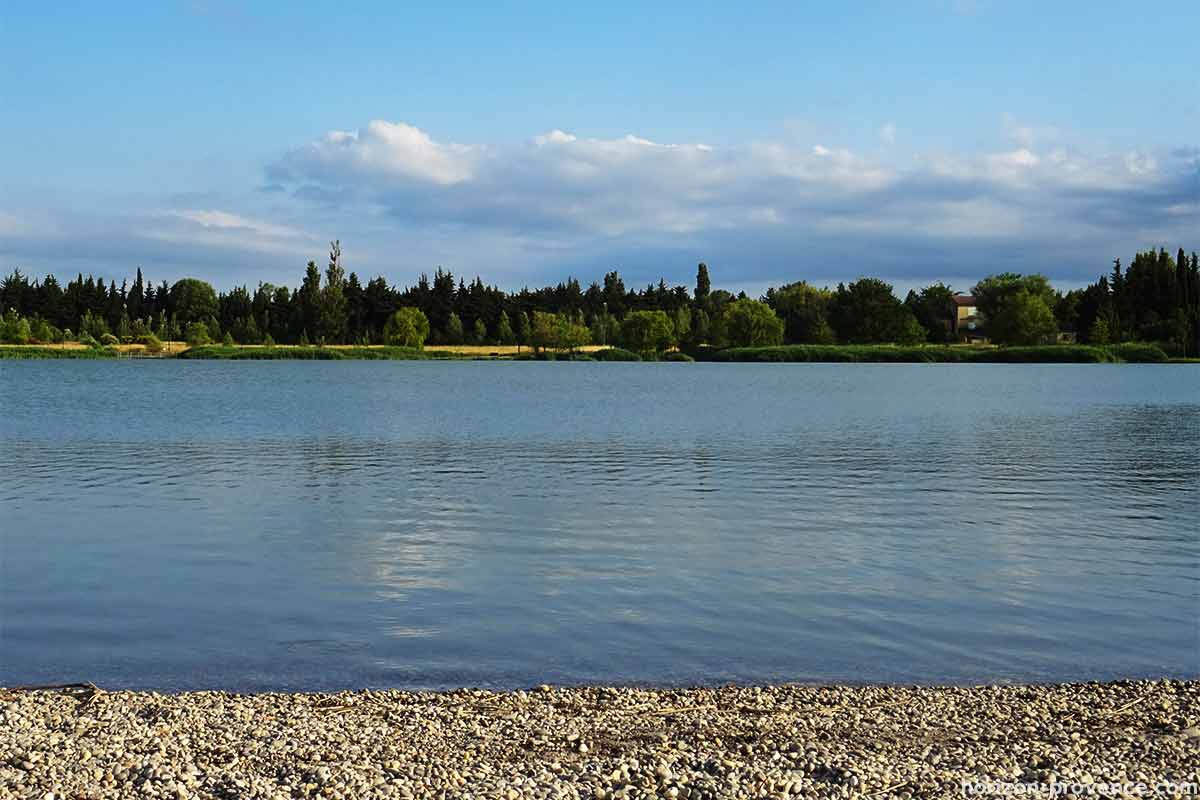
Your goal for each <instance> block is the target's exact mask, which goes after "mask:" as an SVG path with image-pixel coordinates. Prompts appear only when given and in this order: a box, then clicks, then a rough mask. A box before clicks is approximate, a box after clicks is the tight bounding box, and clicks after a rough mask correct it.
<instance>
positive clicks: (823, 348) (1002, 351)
mask: <svg viewBox="0 0 1200 800" xmlns="http://www.w3.org/2000/svg"><path fill="white" fill-rule="evenodd" d="M713 360H715V361H757V362H825V363H853V362H861V363H869V362H875V363H958V362H968V363H1103V362H1109V361H1115V360H1116V357H1115V356H1114V355H1112V354H1111V353H1109V352H1108V351H1107V350H1105V349H1104V348H1099V347H1088V346H1087V345H1048V346H1041V347H985V348H974V347H950V346H947V345H926V346H909V347H897V346H892V345H813V344H793V345H784V346H781V347H732V348H729V349H727V350H721V351H719V352H717V353H716V354H715V355H714V358H713Z"/></svg>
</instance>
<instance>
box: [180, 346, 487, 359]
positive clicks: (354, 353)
mask: <svg viewBox="0 0 1200 800" xmlns="http://www.w3.org/2000/svg"><path fill="white" fill-rule="evenodd" d="M464 357H465V356H462V355H459V354H457V353H449V352H444V351H438V350H414V349H413V348H410V347H278V346H277V347H236V346H235V347H226V346H224V345H205V346H203V347H192V348H189V349H187V350H184V351H183V352H182V353H180V354H179V358H188V359H226V360H250V361H281V360H282V361H297V360H298V361H351V360H354V361H426V360H429V359H438V358H464Z"/></svg>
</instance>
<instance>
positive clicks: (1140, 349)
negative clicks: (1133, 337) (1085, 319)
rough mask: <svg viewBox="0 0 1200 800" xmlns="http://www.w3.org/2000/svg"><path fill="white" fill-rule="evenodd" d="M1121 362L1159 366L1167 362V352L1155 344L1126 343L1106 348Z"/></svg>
mask: <svg viewBox="0 0 1200 800" xmlns="http://www.w3.org/2000/svg"><path fill="white" fill-rule="evenodd" d="M1105 349H1106V350H1108V351H1109V352H1110V353H1112V354H1113V356H1115V357H1116V358H1117V359H1119V360H1121V361H1128V362H1129V363H1131V364H1159V363H1162V362H1163V361H1166V360H1167V354H1166V352H1165V351H1164V350H1163V349H1162V348H1161V347H1159V346H1158V345H1155V344H1146V343H1144V342H1126V343H1124V344H1114V345H1110V346H1109V347H1107V348H1105Z"/></svg>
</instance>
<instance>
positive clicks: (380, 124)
mask: <svg viewBox="0 0 1200 800" xmlns="http://www.w3.org/2000/svg"><path fill="white" fill-rule="evenodd" d="M484 155H485V153H484V150H483V148H480V147H471V146H467V145H460V144H452V143H451V144H443V143H441V142H435V141H434V140H433V139H432V138H430V136H429V134H427V133H425V132H424V131H422V130H421V129H419V128H415V127H413V126H412V125H407V124H405V123H403V122H386V121H384V120H373V121H372V122H370V123H369V124H368V125H367V126H366V127H365V128H360V129H359V130H358V131H337V130H335V131H330V132H329V133H327V134H325V136H324V137H322V138H321V139H319V140H317V141H315V142H311V143H310V144H309V145H308V146H306V147H303V148H300V149H299V150H295V151H293V152H292V153H290V154H289V155H288V156H287V158H285V159H284V160H283V162H282V163H281V164H280V165H278V166H279V168H280V172H281V174H283V175H286V174H289V173H294V174H297V175H305V176H313V175H318V176H319V175H326V174H328V175H342V176H345V175H347V174H351V175H354V176H356V177H357V178H359V179H361V180H368V181H378V180H382V181H386V180H395V179H411V180H416V181H421V182H427V183H432V184H436V185H439V186H450V185H453V184H456V183H461V182H463V181H466V180H469V179H470V178H471V176H472V174H473V173H474V171H475V167H476V164H477V162H478V161H479V160H480V159H481V158H483V157H484Z"/></svg>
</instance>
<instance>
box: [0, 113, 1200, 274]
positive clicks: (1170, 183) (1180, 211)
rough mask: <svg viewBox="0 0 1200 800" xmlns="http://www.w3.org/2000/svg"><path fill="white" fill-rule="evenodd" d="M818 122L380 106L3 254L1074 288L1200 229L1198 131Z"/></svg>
mask: <svg viewBox="0 0 1200 800" xmlns="http://www.w3.org/2000/svg"><path fill="white" fill-rule="evenodd" d="M805 135H806V136H811V137H812V138H809V139H808V141H806V142H802V141H800V140H799V139H800V137H798V136H797V137H794V138H792V139H791V140H788V141H766V140H756V141H750V142H746V143H744V144H741V145H736V146H717V145H710V144H707V143H704V142H686V141H684V142H661V141H656V140H655V139H654V138H653V137H646V136H640V135H636V134H633V133H630V134H628V135H623V136H615V137H595V136H589V135H587V134H586V132H582V131H564V130H558V129H553V130H549V131H546V132H543V133H540V134H537V135H534V136H531V137H529V138H528V139H527V140H526V141H524V142H519V143H516V144H510V145H499V144H493V143H457V142H449V141H444V140H442V139H440V138H439V137H437V136H435V135H433V134H431V133H429V132H426V131H424V130H421V129H420V128H418V127H416V126H414V125H412V124H410V123H406V122H388V121H378V120H377V121H373V122H370V123H368V124H366V125H365V126H364V127H362V128H360V129H358V130H357V131H353V132H347V131H341V130H334V131H330V132H328V133H326V134H325V135H323V136H321V137H319V138H318V139H317V140H316V141H313V142H310V143H308V144H304V145H300V146H297V147H295V148H293V149H291V150H289V151H285V152H283V153H282V154H281V155H280V157H279V158H277V159H276V160H275V161H274V162H272V163H270V164H268V165H266V167H265V172H266V180H265V181H264V184H265V187H264V189H265V188H266V187H269V188H270V191H265V190H264V189H260V190H259V191H254V192H249V193H248V194H245V195H242V196H240V197H232V196H231V197H226V198H221V197H187V196H177V197H175V198H169V199H166V200H165V201H164V202H162V203H161V204H159V205H158V206H157V207H156V208H155V207H147V206H143V207H142V210H141V211H137V212H128V213H117V212H111V213H108V212H104V211H93V210H89V211H88V212H87V213H82V212H80V213H75V214H73V215H63V214H54V213H47V214H42V215H41V216H38V217H35V216H31V215H30V214H29V213H27V212H28V210H29V209H5V208H0V255H4V254H8V255H14V254H15V255H16V256H17V257H20V258H22V259H25V258H27V257H29V256H31V255H32V256H34V258H33V259H31V260H30V261H32V263H33V264H36V263H41V264H46V265H49V266H51V267H52V265H53V264H54V263H56V260H57V261H58V262H61V261H62V260H63V259H70V258H77V257H80V254H81V253H91V254H92V255H95V254H97V253H101V254H105V256H106V257H107V256H108V255H112V256H113V258H114V260H115V257H116V254H117V253H119V252H121V250H122V248H124V252H125V254H126V256H125V258H124V259H123V260H124V261H125V263H126V264H128V263H137V262H138V261H139V260H143V259H145V260H146V261H149V260H151V259H154V258H162V257H164V255H165V254H174V255H175V259H176V260H177V261H178V260H187V259H200V260H204V259H209V260H211V263H212V264H213V265H214V267H213V270H214V271H217V270H223V271H236V272H237V276H236V279H237V280H239V281H241V280H247V281H251V282H253V281H254V280H257V279H263V280H272V281H281V280H287V281H291V282H294V281H295V280H296V275H298V274H299V269H300V265H302V264H303V263H304V261H306V260H308V259H309V258H318V259H319V258H321V256H322V251H323V248H324V243H325V242H326V240H327V239H329V238H333V237H334V236H337V237H340V238H341V239H342V240H343V242H345V243H346V245H347V255H348V256H352V257H351V258H349V259H348V260H349V261H350V262H351V264H352V267H354V268H357V269H358V270H359V272H360V274H366V273H371V274H374V273H377V272H384V273H386V274H387V275H388V276H389V277H390V278H392V279H393V280H396V281H399V282H405V281H408V280H412V279H413V277H414V276H415V275H416V274H417V273H419V272H420V271H422V270H429V269H432V268H434V267H436V266H438V265H439V264H440V265H443V266H446V267H449V268H451V269H453V270H454V271H455V272H456V273H464V272H465V273H468V274H475V273H479V274H481V275H482V276H483V277H484V278H485V279H487V280H493V281H496V282H498V283H500V284H502V285H505V286H509V287H513V286H520V285H521V284H523V283H525V282H530V283H535V282H538V281H543V280H548V281H555V280H559V279H561V278H562V277H563V276H564V275H566V274H569V273H573V274H576V275H577V276H580V277H583V278H587V277H589V276H594V275H598V274H600V273H601V272H602V271H603V270H606V269H612V268H614V267H617V268H620V269H621V270H622V272H623V273H625V274H626V275H627V276H628V278H629V279H630V280H631V281H633V282H637V281H641V280H657V279H658V277H659V276H664V277H666V278H667V279H668V280H675V281H680V282H683V281H690V280H691V271H692V270H694V265H695V262H696V261H699V260H706V261H707V262H708V263H709V264H710V266H713V267H715V268H716V269H717V270H718V272H717V274H721V272H722V271H723V272H724V274H725V278H724V279H723V280H724V281H725V282H726V285H728V286H730V287H732V288H745V289H747V291H752V290H753V287H755V286H765V285H767V284H768V283H772V282H779V281H784V280H795V279H798V278H802V277H803V278H809V279H812V280H817V281H825V280H829V281H834V282H836V281H837V280H842V279H853V278H854V277H856V276H857V275H859V274H876V275H880V276H883V277H886V278H889V279H891V280H893V281H895V282H896V283H897V284H898V285H903V284H905V283H906V282H911V281H917V280H923V279H931V280H936V279H940V278H955V277H957V276H964V275H965V276H968V277H971V276H973V277H974V278H977V277H979V275H981V274H986V273H987V272H991V271H1001V270H1005V269H1015V270H1018V271H1032V270H1039V271H1044V272H1046V273H1047V274H1049V275H1050V277H1051V278H1052V279H1054V280H1057V281H1060V282H1062V283H1063V284H1064V285H1074V284H1078V283H1081V282H1084V281H1087V280H1091V279H1093V278H1094V277H1095V275H1096V274H1098V273H1099V272H1100V271H1104V270H1106V269H1107V264H1108V263H1109V261H1110V259H1111V258H1113V257H1116V256H1122V257H1125V258H1128V256H1129V255H1130V253H1131V251H1132V250H1134V249H1137V248H1143V247H1151V246H1158V245H1164V246H1172V247H1173V246H1179V245H1181V244H1182V245H1183V246H1185V247H1189V248H1190V247H1194V246H1198V245H1197V243H1196V241H1195V238H1194V237H1195V231H1196V230H1200V204H1198V203H1197V200H1196V198H1197V197H1200V150H1198V149H1196V148H1195V147H1180V148H1177V149H1175V150H1173V151H1171V150H1167V151H1159V150H1148V149H1130V150H1123V151H1107V152H1096V151H1094V150H1092V149H1088V148H1087V147H1083V146H1078V145H1077V144H1075V143H1073V142H1072V141H1071V140H1070V138H1069V137H1068V136H1066V135H1064V134H1062V133H1061V132H1058V131H1054V130H1052V129H1049V128H1045V127H1039V126H1036V125H1030V124H1025V123H1018V122H1016V121H1015V120H1014V119H1012V118H1005V119H1004V120H1002V125H1001V127H1000V129H999V130H998V131H997V141H998V144H997V145H996V146H995V147H993V148H991V149H990V150H988V151H983V152H974V153H962V152H939V151H926V152H920V151H916V152H908V153H903V154H902V153H899V152H897V150H896V147H895V145H894V143H893V142H894V139H895V128H894V126H893V124H892V123H888V124H887V125H885V126H884V127H883V128H882V129H881V130H880V131H879V138H880V140H881V141H882V142H883V143H884V144H885V145H888V146H886V147H884V148H875V149H874V150H873V151H872V152H867V151H865V150H864V151H859V150H856V149H852V148H848V147H846V146H844V145H843V144H841V143H839V142H836V141H833V140H830V139H828V138H825V137H824V136H816V135H814V134H813V133H812V132H811V131H809V132H807V133H806V134H805ZM905 138H906V143H907V139H908V138H909V137H905ZM813 139H816V141H814V140H813ZM101 205H102V204H99V203H92V204H90V206H89V208H90V209H96V208H98V207H100V206H101ZM164 209H165V210H164ZM106 213H107V216H105V214H106ZM102 217H103V219H102ZM89 242H90V244H89ZM30 261H23V262H22V263H25V264H30ZM280 264H291V266H290V267H288V268H287V269H286V270H283V271H270V272H268V271H267V270H268V268H269V269H270V270H277V269H279V267H278V266H277V265H280ZM30 265H31V266H32V264H30ZM260 268H261V270H262V271H257V270H259V269H260Z"/></svg>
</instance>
